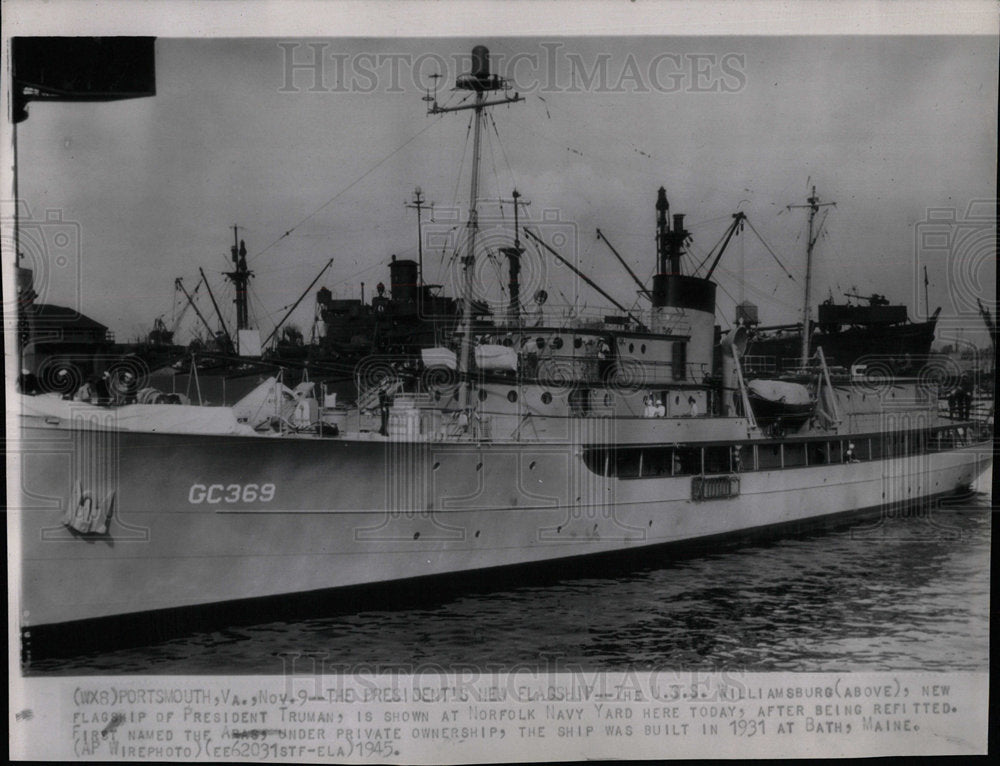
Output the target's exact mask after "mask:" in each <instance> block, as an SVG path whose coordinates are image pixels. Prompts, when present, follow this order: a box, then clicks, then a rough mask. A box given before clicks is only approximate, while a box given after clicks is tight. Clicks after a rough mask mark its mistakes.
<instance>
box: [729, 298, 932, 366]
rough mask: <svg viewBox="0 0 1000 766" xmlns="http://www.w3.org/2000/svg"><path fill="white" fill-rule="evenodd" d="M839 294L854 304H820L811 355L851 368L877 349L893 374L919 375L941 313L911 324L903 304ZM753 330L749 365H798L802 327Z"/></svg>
mask: <svg viewBox="0 0 1000 766" xmlns="http://www.w3.org/2000/svg"><path fill="white" fill-rule="evenodd" d="M844 296H845V297H846V298H848V299H854V300H855V301H856V302H854V303H851V302H848V303H836V302H834V300H833V298H832V297H831V298H827V299H826V300H825V301H823V302H822V303H821V304H819V306H818V318H817V320H818V321H816V322H815V323H811V324H810V333H809V351H810V353H812V354H815V353H816V349H817V348H822V349H823V350H824V352H825V353H826V355H827V361H828V363H829V364H831V365H836V366H840V367H844V368H846V369H850V368H851V367H854V366H855V365H857V364H865V361H866V357H870V356H871V353H872V349H877V350H878V355H879V357H880V361H881V362H883V363H886V364H889V365H891V368H892V370H893V371H894V372H899V373H904V374H905V373H911V374H912V373H915V372H918V371H919V369H920V367H921V366H923V364H924V363H925V362H926V361H927V359H928V358H929V355H930V352H931V344H932V343H933V342H934V331H935V329H936V327H937V320H938V316H939V315H940V313H941V309H940V308H938V309H937V310H935V312H934V313H933V314H932V315H931V317H930V318H929V319H928V320H927V321H926V322H913V321H910V319H909V316H908V314H907V307H906V306H905V305H903V304H893V303H890V301H889V300H888V299H887V298H886V297H885V296H884V295H881V294H879V293H872V294H871V295H868V296H862V295H858V294H857V293H845V294H844ZM862 302H864V303H862ZM756 329H757V331H756V333H755V335H754V338H753V340H751V341H750V345H749V350H748V352H747V353H748V355H749V356H750V357H751V359H750V360H749V361H751V363H753V364H754V365H755V366H756V367H757V368H758V369H760V370H761V371H763V372H782V371H785V370H788V369H794V368H795V367H796V366H797V363H798V361H799V359H800V356H799V351H800V348H801V346H802V325H801V324H791V325H771V326H766V327H758V328H756Z"/></svg>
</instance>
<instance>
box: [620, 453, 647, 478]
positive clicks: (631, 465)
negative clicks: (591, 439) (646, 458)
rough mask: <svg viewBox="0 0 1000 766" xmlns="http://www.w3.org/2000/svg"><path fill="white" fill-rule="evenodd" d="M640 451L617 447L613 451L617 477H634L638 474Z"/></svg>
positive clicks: (640, 461)
mask: <svg viewBox="0 0 1000 766" xmlns="http://www.w3.org/2000/svg"><path fill="white" fill-rule="evenodd" d="M641 467H642V451H641V450H637V449H619V450H616V451H615V475H616V476H617V477H618V478H619V479H635V478H637V477H638V476H640V475H641V474H640V469H641Z"/></svg>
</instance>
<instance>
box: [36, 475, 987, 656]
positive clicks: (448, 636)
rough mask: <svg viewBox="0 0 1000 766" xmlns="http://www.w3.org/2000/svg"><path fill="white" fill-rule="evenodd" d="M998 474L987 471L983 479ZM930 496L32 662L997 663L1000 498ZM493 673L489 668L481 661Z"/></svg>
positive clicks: (984, 482)
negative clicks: (652, 551)
mask: <svg viewBox="0 0 1000 766" xmlns="http://www.w3.org/2000/svg"><path fill="white" fill-rule="evenodd" d="M977 486H978V488H979V489H984V490H988V489H989V474H987V475H986V476H985V477H983V478H982V479H981V480H980V482H979V483H978V485H977ZM960 507H961V510H948V511H943V512H942V511H938V512H935V514H934V518H935V519H936V520H937V524H936V525H929V524H928V521H927V519H926V518H921V517H919V516H917V517H914V516H912V515H911V516H909V517H902V518H894V519H883V520H881V521H879V522H878V523H877V524H876V525H875V526H872V524H873V522H871V521H868V522H861V523H858V524H855V525H853V526H852V527H849V528H846V529H838V530H833V531H828V532H819V533H816V534H811V535H808V536H800V537H789V538H784V539H779V540H775V541H771V542H758V543H750V544H743V545H740V546H736V547H731V548H727V549H725V550H719V551H716V552H711V551H710V552H708V553H705V554H702V555H697V556H694V557H691V558H687V559H682V560H675V561H670V562H665V561H661V562H659V563H654V564H649V563H647V564H645V565H644V566H643V567H641V568H635V569H632V570H629V571H622V570H621V569H619V570H618V571H616V572H606V571H602V572H600V573H599V575H596V576H594V577H586V578H581V577H576V578H573V579H564V580H561V581H560V580H553V581H551V582H548V583H545V584H544V586H540V587H539V586H534V587H523V588H511V589H507V590H503V591H493V592H488V593H487V592H468V591H466V592H464V593H461V592H460V593H457V594H456V593H452V594H449V596H448V597H446V598H443V599H440V600H439V601H438V602H437V603H430V602H429V603H424V604H420V605H419V606H415V607H413V608H403V609H393V610H392V611H387V610H381V611H380V610H377V609H373V610H371V611H361V612H356V613H354V614H342V615H338V616H336V617H328V618H321V619H311V620H304V621H298V622H272V623H267V624H260V625H254V626H241V627H239V628H232V629H230V630H223V631H214V632H206V633H194V634H191V635H188V636H185V637H181V638H177V639H174V640H170V641H166V642H163V643H161V644H157V645H151V646H146V647H141V648H136V649H127V650H119V651H113V652H108V653H103V654H97V655H86V656H79V657H71V658H66V659H59V660H54V659H53V660H46V661H41V662H38V663H37V664H33V666H32V667H31V670H30V672H31V673H32V674H39V675H44V674H53V675H79V674H100V675H105V674H109V675H110V674H123V673H125V674H128V673H132V674H143V675H146V674H213V675H223V674H240V673H247V674H275V675H277V674H280V673H281V671H282V667H283V664H282V662H283V660H282V657H283V656H286V657H287V655H288V654H305V653H316V654H319V655H321V656H325V658H326V659H325V660H324V662H325V663H326V666H327V667H328V668H331V672H332V669H334V668H344V667H346V666H351V665H363V666H364V667H367V668H369V669H371V668H372V667H373V666H376V665H379V664H382V665H389V666H393V667H395V668H397V669H403V668H407V667H409V668H412V669H413V670H415V671H419V669H420V668H421V667H424V668H428V667H434V668H442V667H443V668H448V667H456V666H466V667H468V666H478V667H484V668H485V667H487V666H490V667H492V668H494V669H495V668H497V667H512V666H514V665H518V664H519V665H522V667H523V666H526V665H530V666H538V667H540V668H542V669H545V668H552V669H554V670H556V671H558V670H560V669H561V670H571V669H573V668H584V669H588V670H609V671H610V670H623V669H627V668H635V669H636V670H653V669H701V670H727V669H728V670H733V671H737V670H746V671H782V670H784V671H880V670H985V669H986V668H987V667H988V661H989V571H990V566H989V565H990V496H989V495H988V494H985V493H982V492H980V493H979V494H976V495H974V496H972V497H971V498H967V499H966V500H964V501H963V502H962V503H961V504H960ZM484 672H485V671H484Z"/></svg>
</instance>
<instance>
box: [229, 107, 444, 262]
mask: <svg viewBox="0 0 1000 766" xmlns="http://www.w3.org/2000/svg"><path fill="white" fill-rule="evenodd" d="M442 116H443V115H438V119H437V120H433V121H431V122H429V123H428V124H427V125H425V126H424V127H422V128H421V129H420V130H418V131H417V132H416V133H414V134H413V135H412V136H410V137H409V138H408V139H406V141H404V142H403V143H402V144H400V145H399V146H397V147H396V148H395V149H393V150H392V151H391V152H389V153H388V154H387V155H385V156H384V157H383V158H382V159H380V160H379V161H378V162H376V163H375V164H374V165H373V166H372V167H370V168H369V169H368V170H366V171H365V172H364V173H362V174H361V175H360V176H358V177H357V178H355V179H354V180H353V181H351V182H350V183H349V184H348V185H347V186H345V187H344V188H343V189H341V190H340V191H339V192H337V193H336V194H334V195H333V196H332V197H331V198H330V199H328V200H327V201H326V202H324V203H323V204H322V205H320V206H319V207H318V208H316V209H315V210H313V211H312V212H311V213H310V214H309V215H307V216H306V217H305V218H303V219H302V220H301V221H299V222H298V223H296V224H295V225H294V226H292V227H291V228H290V229H288V231H286V232H285V233H284V234H282V235H281V236H280V237H278V238H277V239H276V240H274V241H273V242H272V243H271V244H270V245H268V246H267V247H265V248H264V249H263V250H260V251H259V252H257V253H256V254H255V255H253V256H251V258H250V259H249V261H248V262H253V261H256V260H257V259H258V258H260V256H262V255H263V254H264V253H266V252H267V251H268V250H270V249H271V248H273V247H274V246H275V245H277V244H278V243H279V242H281V240H283V239H285V238H286V237H289V236H291V234H292V232H293V231H295V230H296V229H297V228H298V227H299V226H301V225H302V224H304V223H305V222H306V221H308V220H309V219H311V218H312V217H313V216H315V215H317V214H318V213H320V212H321V211H323V210H325V209H326V208H328V207H329V206H330V205H332V204H333V203H334V201H336V200H337V199H338V198H339V197H341V196H342V195H344V194H346V193H347V192H348V191H350V190H351V189H352V188H354V187H355V186H357V185H358V184H359V183H361V182H362V181H363V180H364V179H366V178H367V177H368V176H370V175H371V174H372V173H374V172H375V171H376V170H378V169H379V168H380V167H381V166H382V165H384V164H385V163H386V162H388V161H389V160H390V159H391V158H392V157H394V156H396V155H397V154H399V152H401V151H402V150H403V149H405V148H406V147H407V146H409V145H410V144H411V143H413V142H414V141H416V140H417V139H418V138H419V137H420V136H422V135H423V134H424V133H426V132H427V131H428V130H430V129H431V127H433V126H434V125H436V124H437V123H438V122H439V121H440V119H441V117H442Z"/></svg>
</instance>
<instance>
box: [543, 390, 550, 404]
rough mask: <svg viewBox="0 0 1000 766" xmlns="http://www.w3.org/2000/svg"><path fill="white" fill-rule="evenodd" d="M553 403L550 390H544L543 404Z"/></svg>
mask: <svg viewBox="0 0 1000 766" xmlns="http://www.w3.org/2000/svg"><path fill="white" fill-rule="evenodd" d="M551 403H552V394H550V393H549V392H548V391H543V392H542V404H551Z"/></svg>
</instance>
